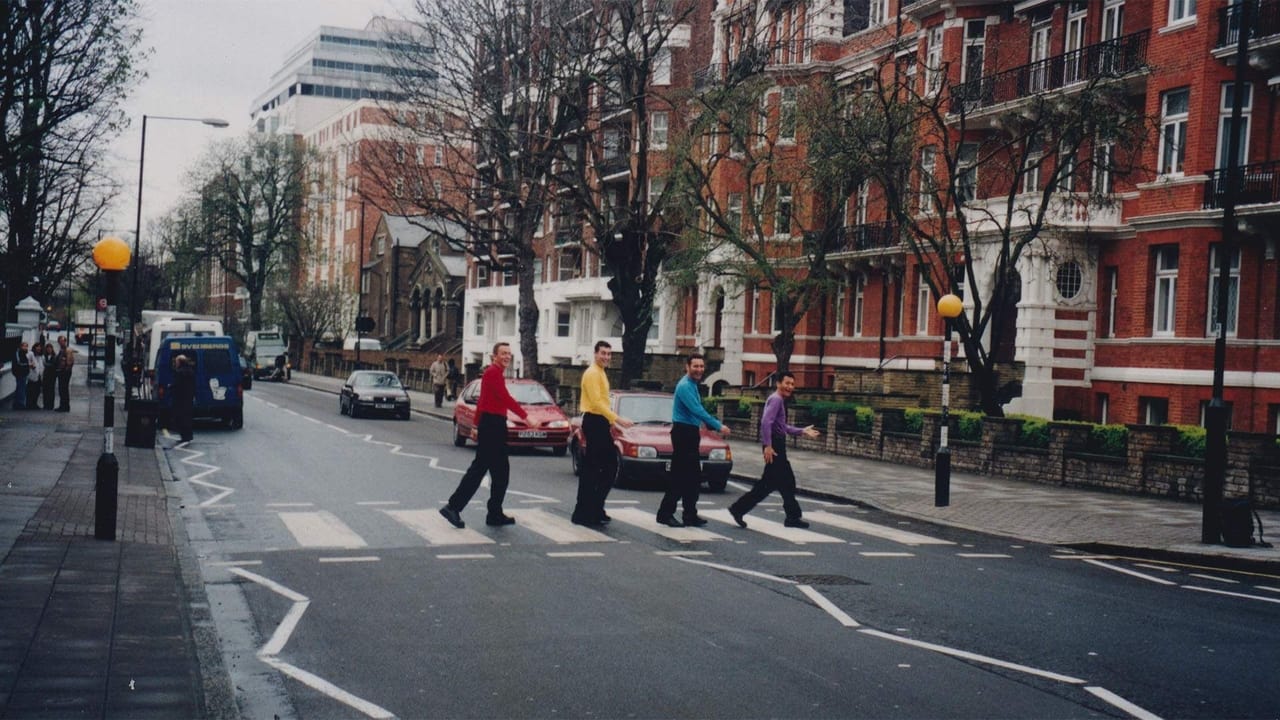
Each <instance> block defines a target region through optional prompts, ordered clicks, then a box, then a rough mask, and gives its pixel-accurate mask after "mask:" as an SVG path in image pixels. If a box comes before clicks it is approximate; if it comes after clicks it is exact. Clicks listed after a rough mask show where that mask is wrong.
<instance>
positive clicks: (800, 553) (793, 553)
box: [760, 550, 813, 557]
mask: <svg viewBox="0 0 1280 720" xmlns="http://www.w3.org/2000/svg"><path fill="white" fill-rule="evenodd" d="M760 554H761V555H768V556H771V557H813V553H812V552H809V551H808V550H761V551H760Z"/></svg>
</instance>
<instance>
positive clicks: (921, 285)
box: [916, 268, 933, 335]
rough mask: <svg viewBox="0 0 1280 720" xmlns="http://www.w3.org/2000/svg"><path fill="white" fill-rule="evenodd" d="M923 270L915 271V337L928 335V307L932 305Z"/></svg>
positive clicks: (931, 295) (930, 293)
mask: <svg viewBox="0 0 1280 720" xmlns="http://www.w3.org/2000/svg"><path fill="white" fill-rule="evenodd" d="M925 272H927V271H926V270H925V269H924V268H917V269H916V335H928V334H929V306H930V305H931V304H932V301H931V298H932V297H933V293H932V291H930V290H929V283H927V282H925Z"/></svg>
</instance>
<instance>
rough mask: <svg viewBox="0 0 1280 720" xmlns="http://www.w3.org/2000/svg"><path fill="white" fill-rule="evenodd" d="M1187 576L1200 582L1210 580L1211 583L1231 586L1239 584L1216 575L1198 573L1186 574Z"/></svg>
mask: <svg viewBox="0 0 1280 720" xmlns="http://www.w3.org/2000/svg"><path fill="white" fill-rule="evenodd" d="M1188 574H1189V575H1190V576H1191V577H1193V578H1200V579H1201V580H1212V581H1213V582H1220V583H1229V584H1231V585H1239V584H1240V581H1239V580H1232V579H1231V578H1224V577H1218V576H1216V575H1202V574H1200V573H1188Z"/></svg>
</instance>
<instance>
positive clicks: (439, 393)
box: [432, 385, 444, 407]
mask: <svg viewBox="0 0 1280 720" xmlns="http://www.w3.org/2000/svg"><path fill="white" fill-rule="evenodd" d="M432 389H433V390H435V393H436V407H440V406H441V405H443V404H444V385H434V386H432Z"/></svg>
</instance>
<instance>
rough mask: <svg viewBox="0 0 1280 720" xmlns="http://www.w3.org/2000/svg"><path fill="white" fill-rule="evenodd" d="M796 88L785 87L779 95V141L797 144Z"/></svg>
mask: <svg viewBox="0 0 1280 720" xmlns="http://www.w3.org/2000/svg"><path fill="white" fill-rule="evenodd" d="M798 95H799V93H797V92H796V89H795V88H794V87H784V88H782V91H781V92H779V93H778V141H779V142H795V139H796V126H797V125H798V124H799V123H798V122H797V118H796V113H797V112H798V110H797V97H798Z"/></svg>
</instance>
